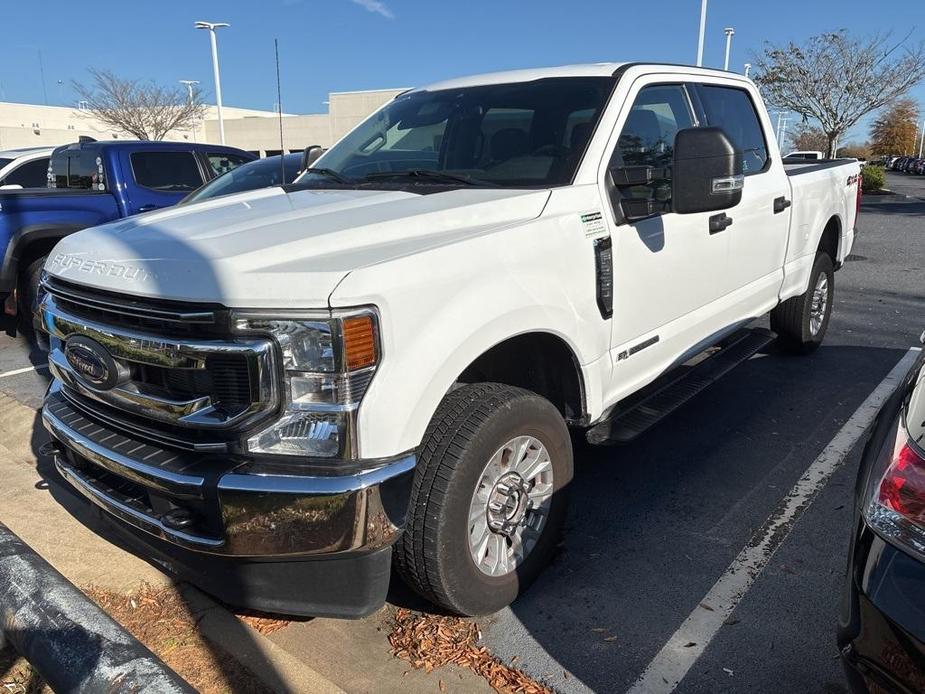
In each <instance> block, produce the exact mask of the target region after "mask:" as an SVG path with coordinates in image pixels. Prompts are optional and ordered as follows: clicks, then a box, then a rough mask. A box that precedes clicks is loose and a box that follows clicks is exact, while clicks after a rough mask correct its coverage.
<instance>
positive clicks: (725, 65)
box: [723, 27, 736, 70]
mask: <svg viewBox="0 0 925 694" xmlns="http://www.w3.org/2000/svg"><path fill="white" fill-rule="evenodd" d="M723 33H724V34H726V59H725V60H724V61H723V70H728V69H729V50H730V49H731V48H732V37H733V36H734V35H735V33H736V30H735V29H733V28H732V27H726V28H725V29H723Z"/></svg>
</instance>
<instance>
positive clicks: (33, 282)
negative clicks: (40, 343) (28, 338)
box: [17, 255, 48, 330]
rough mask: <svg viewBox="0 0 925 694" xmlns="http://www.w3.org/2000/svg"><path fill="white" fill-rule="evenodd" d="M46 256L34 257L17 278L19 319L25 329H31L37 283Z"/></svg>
mask: <svg viewBox="0 0 925 694" xmlns="http://www.w3.org/2000/svg"><path fill="white" fill-rule="evenodd" d="M46 260H48V256H45V255H43V256H42V257H41V258H36V259H35V260H33V261H32V262H31V263H29V266H28V267H27V268H26V269H25V271H23V273H22V275H21V276H20V279H19V289H18V297H17V298H18V299H19V302H18V303H19V305H18V306H17V311H18V312H19V320H20V321H21V322H22V325H23V327H24V328H26V330H31V329H32V314H33V313H34V312H35V309H36V308H37V304H38V296H39V285H40V284H41V281H42V270H43V268H44V267H45V261H46Z"/></svg>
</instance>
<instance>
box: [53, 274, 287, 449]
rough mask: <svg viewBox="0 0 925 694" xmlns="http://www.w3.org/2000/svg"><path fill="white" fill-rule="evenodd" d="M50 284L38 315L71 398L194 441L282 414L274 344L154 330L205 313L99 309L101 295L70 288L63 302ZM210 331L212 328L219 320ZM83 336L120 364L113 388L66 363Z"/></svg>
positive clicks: (120, 305) (125, 302) (134, 305)
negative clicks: (68, 348) (145, 326)
mask: <svg viewBox="0 0 925 694" xmlns="http://www.w3.org/2000/svg"><path fill="white" fill-rule="evenodd" d="M47 286H48V287H49V291H48V292H47V293H46V294H45V295H44V297H43V299H42V303H41V305H40V307H39V314H40V317H41V321H42V325H43V327H44V329H45V330H46V331H47V332H48V334H49V337H50V343H51V350H50V352H49V368H50V370H51V372H52V374H53V375H54V376H55V377H56V378H57V379H59V380H60V382H61V383H62V384H63V386H64V388H65V390H66V393H67V395H68V396H69V397H70V398H71V399H74V400H75V402H78V403H80V404H82V405H83V406H84V407H87V408H89V409H91V410H93V411H96V410H100V411H102V412H103V414H105V415H106V416H108V417H110V418H112V417H114V416H115V417H118V413H120V412H121V413H125V415H126V416H127V417H128V418H132V417H135V418H140V419H142V420H143V421H147V422H149V423H154V424H155V425H160V426H161V428H164V427H166V428H167V429H168V430H173V431H175V432H177V431H183V430H187V431H188V432H190V434H191V435H192V434H193V432H197V435H198V432H203V431H213V432H232V431H240V430H242V429H244V428H246V427H248V426H251V425H253V424H254V423H255V422H256V421H258V420H259V419H262V418H264V417H265V416H267V415H268V414H269V413H270V412H271V411H274V410H275V409H276V408H277V405H278V403H279V392H278V383H277V378H276V375H275V374H276V350H275V346H274V344H273V342H272V341H271V340H269V339H267V338H263V337H252V336H247V337H240V338H231V337H225V338H222V339H220V338H219V337H218V336H217V335H215V334H212V335H210V334H208V333H206V334H205V335H202V336H193V335H192V334H190V335H181V334H177V333H176V331H170V333H169V334H166V335H165V334H163V333H161V332H157V333H155V332H153V326H154V324H158V325H162V326H164V325H170V326H174V325H175V324H177V321H180V322H182V321H184V320H186V319H185V318H184V316H187V317H189V316H194V317H196V318H195V320H200V319H201V320H205V318H204V315H205V314H204V313H203V312H198V311H195V312H185V311H184V309H183V308H181V307H179V306H177V307H174V308H172V309H167V308H165V306H164V304H163V302H158V303H157V305H156V306H155V307H153V308H152V309H151V310H150V312H147V313H146V307H145V305H144V304H143V303H142V302H141V301H138V300H134V299H131V300H129V299H122V300H119V301H116V302H115V303H110V304H107V306H108V308H99V309H98V310H97V309H96V306H95V303H94V302H97V301H98V299H99V297H98V296H97V294H96V293H92V292H88V294H87V295H88V296H89V297H90V298H89V299H87V298H86V297H85V296H84V295H83V294H81V293H79V292H78V290H77V289H75V288H74V287H72V286H69V287H68V288H67V291H66V296H64V295H62V294H61V290H60V283H58V284H54V285H52V284H51V283H49V284H48V285H47ZM52 287H54V288H52ZM113 306H116V307H117V308H112V307H113ZM125 307H129V308H125ZM90 314H93V315H90ZM213 318H214V316H213ZM137 321H141V322H146V323H149V324H151V326H152V328H151V329H150V330H142V329H139V328H137V327H134V325H132V324H131V323H133V322H137ZM184 325H185V326H186V327H189V325H190V324H189V323H184ZM208 325H210V326H213V327H215V322H214V321H213V322H211V323H209V324H208ZM181 332H182V331H181ZM78 335H79V336H82V337H81V339H89V340H91V341H92V342H93V343H95V344H96V345H97V346H98V347H99V348H100V349H101V350H105V352H106V353H107V354H108V356H109V357H111V358H112V360H113V361H114V362H115V364H116V367H117V370H118V371H119V374H120V377H119V380H118V382H117V383H116V384H115V385H113V386H112V387H107V388H104V387H98V386H95V385H94V384H92V383H90V382H89V381H88V379H87V378H84V377H83V376H82V375H80V374H79V373H78V371H77V370H76V369H75V367H74V365H73V363H72V362H70V361H69V359H68V357H67V355H66V354H65V344H66V343H67V340H68V339H69V338H72V337H74V336H78ZM107 385H109V384H107Z"/></svg>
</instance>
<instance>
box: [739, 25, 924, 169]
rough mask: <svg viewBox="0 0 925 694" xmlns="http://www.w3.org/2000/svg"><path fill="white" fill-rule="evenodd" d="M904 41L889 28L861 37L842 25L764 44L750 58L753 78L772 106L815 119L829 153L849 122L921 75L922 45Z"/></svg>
mask: <svg viewBox="0 0 925 694" xmlns="http://www.w3.org/2000/svg"><path fill="white" fill-rule="evenodd" d="M906 38H908V36H907V37H906ZM905 44H906V39H903V40H902V41H899V42H898V43H893V42H892V41H891V40H890V35H889V34H877V35H875V36H873V37H870V38H863V39H862V38H854V37H851V36H849V35H848V33H847V32H846V31H844V30H842V31H837V32H834V33H828V34H821V35H819V36H813V37H812V38H810V39H809V40H807V41H806V43H805V44H804V45H801V46H798V45H796V44H794V43H792V42H791V43H788V44H787V45H786V46H775V45H770V44H768V45H767V46H766V47H765V50H764V54H763V55H756V56H755V58H754V60H753V62H754V64H755V81H756V82H757V83H758V84H759V85H760V86H761V90H762V94H763V95H764V96H765V98H766V99H767V100H768V101H770V102H771V103H772V104H774V105H775V106H779V107H783V108H787V109H790V110H791V111H796V112H797V113H800V114H802V115H803V117H804V119H808V118H812V119H814V120H815V121H818V123H819V125H820V126H821V128H822V131H823V132H824V133H825V136H826V140H827V143H828V146H827V148H826V149H827V155H828V156H832V154H833V153H834V151H835V149H836V144H837V142H838V139H839V138H840V137H841V136H842V135H843V134H844V133H845V132H846V131H847V130H848V129H849V128H850V127H851V126H853V125H855V124H856V123H857V122H858V121H859V120H860V119H861V118H863V117H864V116H865V115H867V114H868V113H870V112H871V111H874V110H876V109H878V108H881V107H883V106H885V105H886V104H888V103H890V102H891V101H893V100H894V99H896V98H897V97H900V96H902V95H903V94H905V93H907V92H908V91H909V89H911V88H912V87H914V86H915V85H916V84H918V83H919V82H920V81H922V79H923V78H925V45H923V44H918V45H917V46H915V47H909V46H906V45H905Z"/></svg>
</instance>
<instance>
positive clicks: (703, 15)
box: [697, 0, 707, 67]
mask: <svg viewBox="0 0 925 694" xmlns="http://www.w3.org/2000/svg"><path fill="white" fill-rule="evenodd" d="M706 29H707V0H700V37H699V38H698V40H697V67H700V66H702V65H703V34H704V32H705V31H706Z"/></svg>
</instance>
